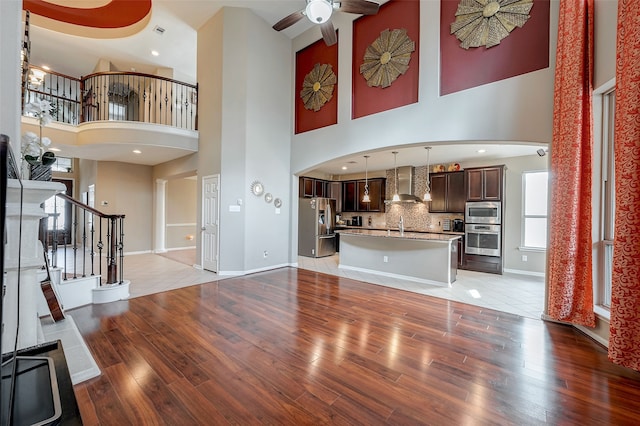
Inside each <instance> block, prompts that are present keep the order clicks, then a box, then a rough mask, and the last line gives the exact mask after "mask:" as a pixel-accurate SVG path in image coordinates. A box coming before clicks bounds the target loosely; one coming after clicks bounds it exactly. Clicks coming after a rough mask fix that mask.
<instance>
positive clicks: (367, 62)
mask: <svg viewBox="0 0 640 426" xmlns="http://www.w3.org/2000/svg"><path fill="white" fill-rule="evenodd" d="M414 50H416V44H415V42H414V41H413V40H411V39H410V38H409V36H408V35H407V30H405V29H404V28H402V29H399V30H397V29H396V30H391V31H389V29H388V28H387V29H386V30H384V31H382V32H381V33H380V36H379V37H378V38H377V39H375V40H374V41H373V43H371V44H370V45H369V46H368V47H367V50H366V51H365V53H364V62H363V63H362V65H360V74H362V76H363V77H364V79H365V80H366V81H367V85H368V86H369V87H382V88H383V89H384V88H385V87H389V86H391V83H393V82H394V81H395V80H396V79H397V78H398V77H399V76H400V75H401V74H404V73H405V72H407V70H408V69H409V61H410V60H411V53H412V52H413V51H414Z"/></svg>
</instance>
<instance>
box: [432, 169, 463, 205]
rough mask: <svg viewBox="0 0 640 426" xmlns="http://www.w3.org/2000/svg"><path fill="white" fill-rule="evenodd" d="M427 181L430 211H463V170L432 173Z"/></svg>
mask: <svg viewBox="0 0 640 426" xmlns="http://www.w3.org/2000/svg"><path fill="white" fill-rule="evenodd" d="M429 182H430V186H431V202H430V203H429V212H430V213H464V204H465V202H466V196H465V192H464V172H446V173H434V174H431V175H430V176H429Z"/></svg>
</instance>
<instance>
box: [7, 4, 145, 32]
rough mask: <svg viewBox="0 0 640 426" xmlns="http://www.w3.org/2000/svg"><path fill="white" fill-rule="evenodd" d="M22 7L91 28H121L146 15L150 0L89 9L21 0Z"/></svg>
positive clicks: (48, 16)
mask: <svg viewBox="0 0 640 426" xmlns="http://www.w3.org/2000/svg"><path fill="white" fill-rule="evenodd" d="M0 1H4V0H0ZM22 8H23V9H24V10H29V11H30V12H31V13H33V14H35V15H40V16H44V17H47V18H50V19H54V20H56V21H60V22H66V23H68V24H75V25H82V26H84V27H93V28H123V27H128V26H129V25H133V24H135V23H137V22H139V21H141V20H142V19H143V18H144V17H145V16H147V15H148V14H149V12H150V11H151V0H111V1H110V2H109V3H107V4H105V5H104V6H100V7H94V8H89V9H87V8H81V7H68V6H61V5H58V4H54V3H49V2H46V1H43V0H23V1H22Z"/></svg>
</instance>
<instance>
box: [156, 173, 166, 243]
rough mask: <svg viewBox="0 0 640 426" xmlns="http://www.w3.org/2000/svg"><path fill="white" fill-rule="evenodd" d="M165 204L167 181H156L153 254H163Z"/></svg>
mask: <svg viewBox="0 0 640 426" xmlns="http://www.w3.org/2000/svg"><path fill="white" fill-rule="evenodd" d="M166 202H167V181H166V180H165V179H156V226H155V242H156V243H155V248H154V252H155V253H164V252H166V251H167V248H166V247H165V235H166V232H167V227H166V221H167V219H166V217H165V216H166V214H165V212H166Z"/></svg>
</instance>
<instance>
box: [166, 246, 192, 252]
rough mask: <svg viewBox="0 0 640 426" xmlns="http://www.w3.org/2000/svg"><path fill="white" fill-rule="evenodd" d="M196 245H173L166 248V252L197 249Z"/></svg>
mask: <svg viewBox="0 0 640 426" xmlns="http://www.w3.org/2000/svg"><path fill="white" fill-rule="evenodd" d="M195 248H196V246H189V247H173V248H168V249H166V250H165V252H167V251H179V250H192V249H195Z"/></svg>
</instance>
